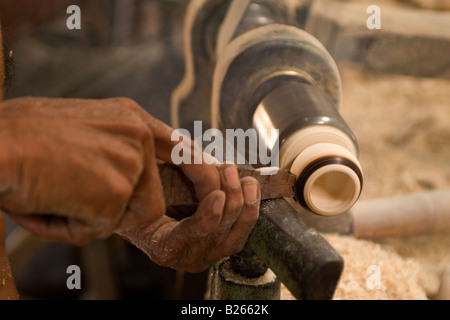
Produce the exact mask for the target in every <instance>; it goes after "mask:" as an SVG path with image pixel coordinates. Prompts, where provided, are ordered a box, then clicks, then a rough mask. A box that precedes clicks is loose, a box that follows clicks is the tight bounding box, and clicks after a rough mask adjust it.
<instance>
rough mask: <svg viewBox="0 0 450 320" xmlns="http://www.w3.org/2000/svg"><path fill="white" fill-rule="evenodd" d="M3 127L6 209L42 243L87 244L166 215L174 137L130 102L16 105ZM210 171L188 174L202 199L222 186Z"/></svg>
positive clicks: (1, 179)
mask: <svg viewBox="0 0 450 320" xmlns="http://www.w3.org/2000/svg"><path fill="white" fill-rule="evenodd" d="M0 126H1V130H0V146H1V147H2V150H4V151H3V152H2V154H1V155H0V208H1V209H2V210H4V211H6V212H7V213H8V214H10V216H11V218H12V219H13V220H14V221H15V222H17V223H18V224H20V225H21V226H22V227H24V228H26V229H28V230H29V231H31V232H32V233H34V234H36V235H37V236H40V237H42V238H45V239H48V240H54V241H63V242H68V243H72V244H84V243H86V242H88V241H90V240H92V239H93V238H105V237H108V236H109V235H110V234H111V233H112V232H114V231H117V230H120V229H127V228H130V227H134V226H138V225H143V224H145V225H148V224H151V223H152V222H155V221H157V220H158V219H159V218H160V217H161V216H163V215H164V213H165V203H164V199H163V196H162V187H161V183H160V179H159V173H158V170H157V163H156V162H157V160H158V159H160V160H163V161H168V162H170V154H171V150H172V148H173V146H174V144H175V143H176V142H172V141H171V133H172V131H173V130H172V129H171V128H169V127H167V126H166V125H164V124H163V123H162V122H160V121H158V120H157V119H155V118H153V117H151V116H150V115H149V114H148V113H147V112H145V110H143V109H142V108H140V107H139V106H138V105H137V104H136V103H134V102H132V101H131V100H129V99H123V98H121V99H107V100H81V99H48V98H21V99H14V100H9V101H6V102H3V103H1V104H0ZM204 167H205V166H202V165H196V166H187V165H186V166H182V167H181V169H182V170H183V171H184V173H185V174H186V175H187V176H188V177H190V178H192V180H193V182H194V185H195V187H196V190H197V191H198V194H200V195H201V194H202V193H204V192H206V191H208V190H210V189H214V188H218V187H219V183H220V179H219V175H218V174H217V173H216V176H214V172H213V171H212V168H210V166H207V167H206V168H204ZM211 172H213V174H211Z"/></svg>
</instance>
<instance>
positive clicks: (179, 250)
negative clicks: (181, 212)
mask: <svg viewBox="0 0 450 320" xmlns="http://www.w3.org/2000/svg"><path fill="white" fill-rule="evenodd" d="M220 176H221V183H222V190H215V191H212V192H211V193H209V194H208V195H206V196H205V197H204V198H203V199H202V200H201V202H200V203H199V205H198V207H197V211H196V212H195V214H194V215H192V216H191V217H188V218H185V219H183V220H181V221H176V220H174V219H172V218H169V217H167V216H164V217H162V218H160V219H159V220H158V221H157V222H155V223H153V224H151V225H148V226H140V227H137V228H132V229H129V230H126V231H122V232H120V234H121V235H122V236H123V237H124V238H126V239H127V240H129V241H130V242H131V243H134V244H135V245H136V246H137V247H138V248H140V249H141V250H142V251H144V252H145V253H146V254H147V255H148V256H149V257H150V258H151V259H152V260H153V261H154V262H156V263H158V264H159V265H162V266H166V267H172V268H174V269H178V270H184V271H189V272H200V271H203V270H206V269H207V268H208V267H210V266H211V265H212V264H213V263H214V262H216V261H217V260H219V259H221V258H223V257H227V256H230V255H232V254H234V253H237V252H239V251H241V250H242V249H243V248H244V245H245V243H246V241H247V237H248V234H249V233H250V231H251V229H252V228H253V225H254V224H255V222H256V220H257V219H258V216H259V205H260V198H261V192H260V189H259V188H260V187H259V184H258V182H257V181H256V180H255V179H253V178H251V177H245V178H242V179H240V180H239V176H238V173H237V169H236V167H235V166H234V165H228V164H226V165H222V166H221V168H220Z"/></svg>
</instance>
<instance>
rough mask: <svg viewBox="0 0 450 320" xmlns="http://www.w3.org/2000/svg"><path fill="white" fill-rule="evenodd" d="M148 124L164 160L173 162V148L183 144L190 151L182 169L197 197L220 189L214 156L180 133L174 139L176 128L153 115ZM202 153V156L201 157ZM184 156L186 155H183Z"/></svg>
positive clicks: (158, 155)
mask: <svg viewBox="0 0 450 320" xmlns="http://www.w3.org/2000/svg"><path fill="white" fill-rule="evenodd" d="M146 121H147V123H148V125H149V126H150V127H151V128H152V131H153V132H154V140H155V149H156V157H157V158H158V159H160V160H162V161H165V162H168V163H173V161H172V160H173V159H172V150H173V149H174V148H175V147H176V146H177V145H178V144H182V149H183V152H188V153H189V154H188V155H187V159H189V161H186V162H188V163H186V162H183V163H181V164H180V165H179V166H180V169H181V170H182V171H183V173H184V174H185V175H186V177H187V178H188V179H189V180H190V181H191V182H192V183H193V185H194V189H195V191H196V195H197V198H198V199H199V200H202V199H203V198H204V197H205V196H206V195H208V194H209V193H211V192H212V191H214V190H218V189H220V175H219V172H218V171H217V168H216V165H215V164H213V161H212V156H211V155H208V154H205V153H203V152H202V150H201V148H200V147H199V146H197V145H196V144H195V142H194V141H193V140H192V139H191V138H190V137H186V136H182V135H181V134H180V133H177V134H175V135H174V137H175V138H176V137H178V139H174V140H173V138H174V137H173V134H174V130H173V129H172V128H171V127H169V126H167V125H166V124H165V123H163V122H161V121H160V120H158V119H155V118H153V117H150V118H147V120H146ZM199 155H200V157H199ZM183 158H184V157H183Z"/></svg>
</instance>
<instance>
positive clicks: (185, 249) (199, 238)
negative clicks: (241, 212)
mask: <svg viewBox="0 0 450 320" xmlns="http://www.w3.org/2000/svg"><path fill="white" fill-rule="evenodd" d="M224 206H225V194H224V193H223V192H222V191H220V190H216V191H214V192H212V193H211V194H209V195H208V196H207V197H205V199H203V200H202V201H201V202H200V203H199V206H198V208H197V210H196V212H195V213H194V215H192V216H190V217H188V218H185V219H183V220H181V221H180V222H178V223H177V225H176V226H175V227H174V228H173V230H172V231H171V232H170V234H169V235H167V236H166V239H165V241H163V243H164V246H165V251H170V252H173V253H174V256H173V257H172V260H173V261H171V262H170V265H168V266H170V267H172V268H176V269H183V267H184V265H187V264H192V263H193V261H198V260H199V259H203V257H204V250H199V248H204V247H205V246H208V243H207V242H206V241H205V240H206V239H205V238H206V237H207V235H208V234H210V233H211V232H213V231H214V230H215V229H216V228H217V226H218V225H219V223H220V220H221V218H222V213H223V209H224ZM155 258H156V259H157V258H158V257H157V255H156V257H155ZM167 263H168V262H166V265H167Z"/></svg>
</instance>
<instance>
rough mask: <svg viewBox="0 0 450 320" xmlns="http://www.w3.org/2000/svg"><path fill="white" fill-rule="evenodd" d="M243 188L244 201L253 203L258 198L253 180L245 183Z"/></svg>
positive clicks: (256, 187) (256, 186)
mask: <svg viewBox="0 0 450 320" xmlns="http://www.w3.org/2000/svg"><path fill="white" fill-rule="evenodd" d="M243 189H244V201H245V202H246V203H249V204H253V203H255V202H256V201H257V200H258V185H257V184H256V183H255V182H249V183H246V184H245V185H244V186H243Z"/></svg>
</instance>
